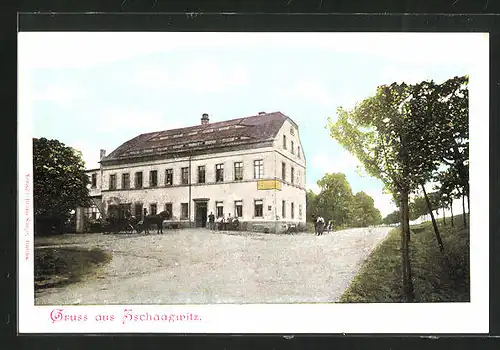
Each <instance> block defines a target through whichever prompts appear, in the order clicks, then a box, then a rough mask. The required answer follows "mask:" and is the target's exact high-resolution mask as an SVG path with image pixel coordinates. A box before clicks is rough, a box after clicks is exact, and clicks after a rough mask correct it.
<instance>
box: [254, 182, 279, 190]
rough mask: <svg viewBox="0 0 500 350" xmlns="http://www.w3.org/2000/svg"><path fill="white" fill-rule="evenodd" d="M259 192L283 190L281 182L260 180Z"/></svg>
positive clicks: (258, 183) (258, 184)
mask: <svg viewBox="0 0 500 350" xmlns="http://www.w3.org/2000/svg"><path fill="white" fill-rule="evenodd" d="M257 189H258V190H281V182H280V181H279V180H259V181H257Z"/></svg>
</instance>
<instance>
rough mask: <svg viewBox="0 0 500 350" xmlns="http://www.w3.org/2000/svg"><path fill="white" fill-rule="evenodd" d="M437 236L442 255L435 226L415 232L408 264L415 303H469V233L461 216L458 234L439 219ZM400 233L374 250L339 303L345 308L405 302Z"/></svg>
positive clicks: (393, 233)
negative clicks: (346, 306)
mask: <svg viewBox="0 0 500 350" xmlns="http://www.w3.org/2000/svg"><path fill="white" fill-rule="evenodd" d="M437 221H438V227H439V231H440V233H441V238H442V240H443V245H444V253H441V252H440V251H439V247H438V245H437V241H436V237H435V234H434V229H433V226H432V222H425V223H423V224H420V225H415V226H412V227H411V230H412V234H411V242H410V260H411V269H412V277H413V278H412V280H413V286H414V290H415V302H453V301H455V302H467V301H470V288H469V228H468V227H467V228H466V229H463V218H462V216H461V215H460V216H457V217H455V220H454V226H455V227H454V228H452V227H451V225H450V220H449V219H448V220H447V226H444V225H443V222H442V220H441V219H439V220H437ZM400 234H401V231H400V228H395V229H394V230H392V231H391V232H390V233H389V235H388V236H387V238H386V239H385V240H384V241H383V242H382V243H381V244H379V245H378V246H377V248H375V250H374V251H373V252H372V253H371V255H370V256H369V257H368V259H367V260H366V262H365V263H364V265H363V266H362V267H361V269H360V271H359V273H358V275H357V276H356V277H355V278H354V279H353V280H352V282H351V284H350V286H349V287H348V289H347V290H346V291H345V292H344V294H343V295H342V296H341V297H340V299H339V302H341V303H389V302H405V301H406V299H405V297H404V294H403V290H402V281H401V279H402V276H401V253H400V244H401V236H400Z"/></svg>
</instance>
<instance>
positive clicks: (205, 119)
mask: <svg viewBox="0 0 500 350" xmlns="http://www.w3.org/2000/svg"><path fill="white" fill-rule="evenodd" d="M208 122H209V119H208V114H207V113H203V115H202V116H201V125H206V124H208Z"/></svg>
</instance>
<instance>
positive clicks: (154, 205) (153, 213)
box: [149, 203, 158, 215]
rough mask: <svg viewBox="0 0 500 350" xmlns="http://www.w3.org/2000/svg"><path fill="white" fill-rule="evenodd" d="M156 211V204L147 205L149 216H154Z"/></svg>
mask: <svg viewBox="0 0 500 350" xmlns="http://www.w3.org/2000/svg"><path fill="white" fill-rule="evenodd" d="M157 211H158V207H157V205H156V203H151V204H150V205H149V212H150V214H151V215H156V213H157Z"/></svg>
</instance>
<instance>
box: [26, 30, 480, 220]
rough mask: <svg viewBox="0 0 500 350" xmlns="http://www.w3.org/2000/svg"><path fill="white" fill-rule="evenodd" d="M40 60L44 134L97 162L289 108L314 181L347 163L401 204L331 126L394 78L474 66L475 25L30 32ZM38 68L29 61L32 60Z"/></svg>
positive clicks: (34, 73)
mask: <svg viewBox="0 0 500 350" xmlns="http://www.w3.org/2000/svg"><path fill="white" fill-rule="evenodd" d="M22 34H23V37H21V38H20V39H21V40H20V55H21V54H22V55H24V57H25V59H26V62H28V63H27V66H29V67H30V68H29V69H30V83H31V90H30V91H31V94H30V98H31V101H32V107H31V109H32V115H33V133H34V136H35V137H46V138H56V139H58V140H60V141H62V142H64V143H66V144H67V145H70V146H73V147H75V148H77V149H80V150H81V151H82V152H83V155H84V159H85V161H86V163H87V166H88V167H97V166H98V164H97V161H98V157H99V149H100V148H104V149H106V150H107V152H108V153H109V152H111V151H112V150H113V149H115V148H116V147H118V146H119V145H120V144H121V143H123V142H124V141H127V140H128V139H130V138H132V137H134V136H136V135H138V134H140V133H144V132H150V131H156V130H166V129H170V128H175V127H181V126H189V125H194V124H198V123H199V122H200V117H201V114H202V113H208V114H209V115H210V120H211V121H221V120H227V119H232V118H238V117H243V116H249V115H255V114H257V113H258V112H260V111H266V112H272V111H281V112H283V113H284V114H286V115H288V116H289V117H291V118H292V119H293V120H294V121H295V122H296V123H297V124H298V125H299V130H300V135H301V139H302V144H303V148H304V152H305V155H306V159H307V174H306V176H307V185H308V187H309V188H312V189H316V186H315V183H316V181H317V180H318V179H319V178H321V177H322V176H323V175H324V173H325V172H338V171H340V172H344V173H345V174H346V175H347V178H348V180H349V182H350V184H351V186H352V188H353V191H354V192H358V191H362V190H363V191H365V192H367V193H368V194H370V195H371V196H372V197H374V199H375V202H376V206H377V207H378V208H379V209H380V210H381V211H382V213H383V214H384V215H386V214H388V213H389V212H390V211H392V210H393V209H394V207H393V206H392V204H391V203H390V196H387V195H383V194H382V187H383V186H382V184H381V182H380V181H379V180H377V179H373V178H370V177H360V176H359V175H358V174H357V173H356V171H355V168H356V159H354V158H353V157H351V156H350V155H349V154H347V153H346V152H345V151H344V150H343V149H342V147H340V146H339V145H338V144H337V143H336V142H335V141H334V140H332V139H331V138H330V137H329V133H328V130H326V129H325V126H326V124H327V118H328V117H329V116H330V117H334V116H335V111H336V108H337V107H339V106H343V107H351V106H352V105H353V104H354V103H355V102H357V101H361V100H362V99H364V98H365V97H368V96H370V95H371V94H373V93H374V92H375V89H376V87H377V86H378V85H381V84H390V83H392V82H393V81H403V80H404V81H405V82H409V83H414V82H418V81H421V80H425V79H434V80H435V81H438V82H441V81H444V80H446V79H448V78H451V77H453V76H456V75H464V74H470V73H471V72H470V70H471V65H472V64H473V63H474V60H473V55H472V53H471V50H472V51H473V50H474V43H475V41H474V40H473V39H477V36H476V37H474V36H469V35H465V36H464V35H463V34H458V35H451V34H448V35H443V34H441V35H438V34H426V35H423V34H422V35H419V34H412V35H410V34H394V35H381V34H379V35H377V34H370V35H368V34H362V33H360V34H340V33H338V34H337V33H323V34H317V33H310V34H292V33H285V34H273V35H270V34H265V33H264V34H250V33H248V34H242V35H241V34H240V35H238V34H221V33H219V34H213V33H206V34H203V35H200V34H197V33H191V34H188V33H183V34H175V33H168V34H167V33H149V34H148V33H22ZM27 69H28V68H27Z"/></svg>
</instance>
